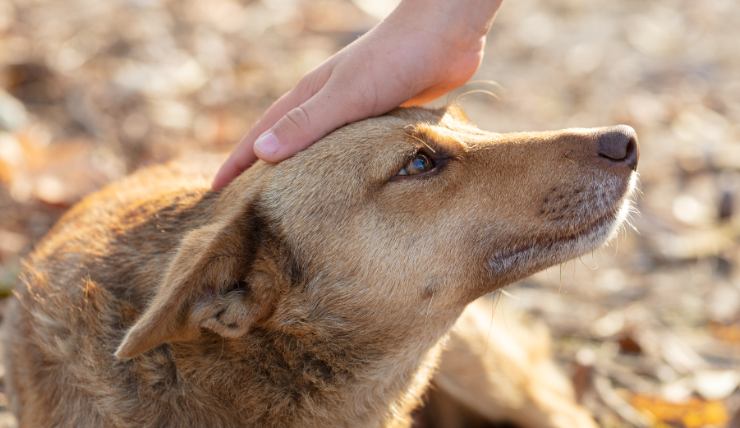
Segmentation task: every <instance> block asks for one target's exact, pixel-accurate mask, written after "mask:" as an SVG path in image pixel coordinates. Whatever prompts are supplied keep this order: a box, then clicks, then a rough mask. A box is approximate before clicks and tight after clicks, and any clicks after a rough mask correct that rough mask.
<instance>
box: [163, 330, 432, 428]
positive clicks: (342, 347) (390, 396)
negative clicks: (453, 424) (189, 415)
mask: <svg viewBox="0 0 740 428" xmlns="http://www.w3.org/2000/svg"><path fill="white" fill-rule="evenodd" d="M325 321H326V325H329V324H330V323H332V321H331V320H329V319H326V320H325ZM312 327H314V326H305V325H304V326H301V332H300V333H298V332H296V331H293V332H286V329H281V330H276V329H273V328H271V327H270V326H267V327H257V328H254V329H252V330H251V331H250V332H249V334H248V335H247V336H245V337H244V338H242V339H238V340H226V339H223V338H221V337H219V336H216V335H211V334H205V335H204V336H203V337H202V338H201V339H200V340H198V341H195V342H192V343H182V344H175V345H173V346H172V347H171V356H172V359H173V361H174V365H175V367H178V369H179V368H182V367H187V368H188V369H187V371H183V370H179V376H180V377H181V378H182V379H183V381H184V382H185V383H186V384H187V385H186V387H187V388H188V389H190V388H192V389H193V390H197V392H198V393H197V396H211V397H215V398H217V402H219V403H221V404H222V405H224V406H225V407H226V408H230V409H231V411H230V412H229V413H232V414H233V415H238V418H239V420H235V421H234V422H235V423H240V424H243V425H244V426H293V425H296V426H297V425H300V426H306V427H311V426H317V427H318V426H322V427H325V426H385V427H391V426H392V427H395V426H408V425H410V413H411V411H412V410H413V409H414V407H415V406H416V405H417V404H418V403H419V398H420V396H421V395H422V393H423V391H424V388H425V386H426V385H427V383H428V379H429V377H430V376H431V374H432V371H433V369H434V367H435V365H436V361H437V357H438V353H439V346H437V341H435V340H434V338H433V337H430V338H429V339H430V340H426V341H423V340H419V339H418V338H417V339H416V340H414V341H413V342H412V341H409V340H405V341H404V342H406V343H405V344H403V343H395V344H392V343H391V342H392V341H389V340H387V337H383V332H381V331H371V332H363V331H356V330H355V331H353V330H351V328H352V325H351V323H350V324H347V325H346V329H340V330H338V329H336V328H335V327H334V326H333V327H332V330H333V331H332V332H331V333H329V334H327V330H325V329H323V328H322V327H323V326H321V325H320V323H319V325H317V326H316V328H312ZM386 336H387V335H386ZM368 337H371V338H372V337H375V338H379V339H367V338H368ZM381 338H382V339H381ZM400 339H401V338H399V340H400ZM412 343H413V345H412ZM213 374H220V376H217V377H213ZM224 374H226V375H227V376H223V375H224ZM245 391H249V393H248V394H247V393H245Z"/></svg>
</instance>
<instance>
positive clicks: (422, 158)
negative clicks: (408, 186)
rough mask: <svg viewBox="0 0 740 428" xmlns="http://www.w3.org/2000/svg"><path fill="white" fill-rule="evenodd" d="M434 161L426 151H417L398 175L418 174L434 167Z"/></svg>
mask: <svg viewBox="0 0 740 428" xmlns="http://www.w3.org/2000/svg"><path fill="white" fill-rule="evenodd" d="M434 167H435V164H434V161H433V160H432V159H431V158H430V157H429V156H427V155H425V154H424V153H417V154H416V156H414V158H413V159H411V160H410V161H409V163H407V164H406V166H404V167H403V168H401V170H400V171H398V175H416V174H421V173H423V172H427V171H431V170H432V169H434Z"/></svg>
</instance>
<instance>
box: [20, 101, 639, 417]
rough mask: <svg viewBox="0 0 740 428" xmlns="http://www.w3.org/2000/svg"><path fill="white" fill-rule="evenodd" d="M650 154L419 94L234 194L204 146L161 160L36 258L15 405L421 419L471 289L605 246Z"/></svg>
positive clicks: (32, 412) (75, 214)
mask: <svg viewBox="0 0 740 428" xmlns="http://www.w3.org/2000/svg"><path fill="white" fill-rule="evenodd" d="M637 157H638V151H637V143H636V138H635V136H634V131H632V129H631V128H629V127H626V126H618V127H613V128H599V129H570V130H563V131H556V132H543V133H512V134H495V133H490V132H485V131H482V130H479V129H478V128H476V127H475V126H473V125H471V124H470V123H468V122H467V121H466V120H465V118H464V116H463V114H462V113H461V112H460V111H458V110H457V109H456V108H450V109H442V110H424V109H416V108H414V109H399V110H396V111H394V112H392V113H391V114H389V115H386V116H382V117H377V118H372V119H367V120H364V121H360V122H356V123H352V124H349V125H347V126H345V127H343V128H341V129H338V130H336V131H335V132H333V133H332V134H330V135H329V136H327V137H325V138H323V139H322V140H321V141H319V142H317V143H316V144H314V145H313V146H312V147H310V148H309V149H307V150H305V151H303V152H301V153H299V154H297V155H296V156H294V157H292V158H290V159H288V160H285V161H283V162H281V163H280V164H277V165H268V164H265V163H262V162H259V163H257V164H256V165H254V166H252V167H251V168H250V169H248V170H247V171H246V172H244V173H243V174H242V175H241V176H240V177H238V178H237V179H236V180H235V181H234V182H233V183H231V184H230V185H229V186H228V187H226V188H225V189H224V190H222V191H221V192H212V191H209V190H208V189H209V187H208V185H209V173H210V172H212V170H211V169H209V168H207V167H205V166H204V165H203V163H205V162H204V161H199V162H196V163H191V164H186V163H174V164H169V165H166V166H159V167H153V168H149V169H145V170H143V171H140V172H138V173H136V174H134V175H132V176H130V177H129V178H126V179H124V180H121V181H119V182H117V183H114V184H112V185H110V186H108V187H107V188H105V189H103V190H102V191H100V192H98V193H96V194H94V195H92V196H90V197H88V198H86V199H85V200H83V201H82V202H81V203H79V204H78V205H76V206H75V207H73V208H72V209H71V210H70V211H69V212H68V213H67V214H66V215H65V216H64V217H63V218H62V219H61V220H60V221H59V223H58V224H57V225H56V226H55V227H54V228H53V229H52V230H51V231H50V232H49V234H48V235H47V236H46V238H45V239H44V240H43V241H42V242H41V243H39V245H38V246H37V248H36V249H35V251H34V252H33V254H32V255H31V256H30V257H29V259H28V260H27V262H26V265H25V269H24V271H23V273H22V281H23V286H22V287H21V288H20V289H19V290H18V292H17V303H15V304H14V305H13V307H12V308H11V309H10V310H9V313H8V320H7V332H6V334H7V336H6V347H5V349H6V364H7V371H8V374H7V385H8V393H9V395H10V397H11V406H12V408H13V410H14V412H15V414H16V415H17V416H18V418H19V421H20V424H21V425H22V426H28V427H51V426H78V427H103V426H105V427H109V426H110V427H128V426H136V427H141V426H149V427H163V426H173V427H243V426H255V427H282V426H296V427H322V428H323V427H329V426H346V427H349V426H352V427H357V426H369V427H380V426H383V427H397V426H407V425H408V424H409V423H410V420H411V419H410V413H411V411H412V410H413V409H414V407H416V406H417V404H418V401H419V397H420V396H421V395H422V394H423V393H424V391H425V388H426V386H427V384H428V381H429V379H430V376H432V374H433V372H434V368H435V365H436V364H437V360H438V356H439V354H440V351H441V348H442V346H441V345H440V344H441V343H442V342H443V338H444V337H445V336H446V334H447V333H448V331H449V330H450V328H451V327H452V326H453V324H454V323H455V321H456V320H457V319H458V317H459V316H460V314H461V313H462V312H463V310H464V309H465V307H466V305H468V304H469V303H470V302H472V301H474V300H475V299H476V298H478V297H480V296H482V295H483V294H485V293H488V292H491V291H493V290H496V289H498V288H499V287H502V286H504V285H506V284H508V283H511V282H512V281H515V280H517V279H520V278H523V277H525V276H527V275H529V274H531V273H533V272H535V271H538V270H540V269H543V268H545V267H548V266H551V265H553V264H556V263H560V262H563V261H565V260H568V259H570V258H572V257H575V256H578V255H580V254H583V253H585V252H588V251H591V250H592V249H594V248H595V247H597V246H598V245H600V244H601V243H602V242H604V241H605V240H606V239H607V238H608V237H609V236H610V235H612V234H613V232H614V231H615V229H616V228H617V227H618V225H619V224H620V222H621V220H622V219H623V217H624V216H625V215H626V212H627V210H628V204H629V201H628V195H629V193H630V191H631V189H632V187H633V186H634V184H633V183H634V181H635V178H634V176H635V174H634V171H635V168H636V165H637Z"/></svg>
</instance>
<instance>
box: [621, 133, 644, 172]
mask: <svg viewBox="0 0 740 428" xmlns="http://www.w3.org/2000/svg"><path fill="white" fill-rule="evenodd" d="M639 157H640V149H639V148H638V147H637V138H634V137H633V138H630V140H629V142H628V143H627V153H626V156H625V157H624V161H625V162H626V163H627V165H628V166H629V167H630V168H631V169H633V170H635V169H637V160H638V159H639Z"/></svg>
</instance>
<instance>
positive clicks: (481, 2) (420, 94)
mask: <svg viewBox="0 0 740 428" xmlns="http://www.w3.org/2000/svg"><path fill="white" fill-rule="evenodd" d="M501 2H502V0H402V1H401V3H400V4H399V5H398V7H397V8H396V9H395V10H394V11H393V12H392V13H391V14H390V15H389V16H388V17H386V18H385V19H384V20H383V21H381V22H380V23H379V24H378V25H377V26H375V27H374V28H373V29H372V30H370V31H369V32H367V33H366V34H365V35H363V36H362V37H360V38H359V39H357V40H356V41H354V42H353V43H351V44H350V45H348V46H346V47H345V48H344V49H342V50H340V51H339V52H337V53H336V54H334V55H333V56H331V57H330V58H329V59H327V60H326V61H324V62H323V63H322V64H321V65H319V66H318V67H316V68H315V69H314V70H313V71H311V72H309V73H308V74H306V75H305V76H304V77H303V78H302V79H301V80H300V82H298V84H297V85H296V86H295V87H294V88H293V89H291V90H290V91H288V92H287V93H285V94H284V95H283V96H282V97H280V98H279V99H278V100H277V101H275V102H274V103H273V104H272V105H271V106H270V108H268V109H267V111H266V112H265V113H264V115H263V116H262V117H261V118H260V119H259V120H258V121H257V123H255V124H254V126H253V127H252V129H251V130H250V131H249V132H248V133H247V135H246V136H245V137H244V138H243V139H242V140H241V142H240V143H239V144H238V145H237V147H236V148H235V149H234V151H233V152H232V153H231V155H230V156H229V158H228V159H227V160H226V162H225V163H224V164H223V165H222V166H221V168H220V169H219V171H218V173H217V174H216V178H215V179H214V181H213V188H214V190H218V189H221V188H223V187H224V186H226V185H227V184H229V183H230V182H231V181H232V180H233V179H234V178H236V177H237V176H238V175H239V174H241V173H242V172H243V171H244V170H246V169H247V168H249V166H250V165H252V164H253V163H254V162H255V161H256V160H257V158H259V159H262V160H265V161H267V162H273V163H274V162H280V161H281V160H283V159H286V158H289V157H290V156H292V155H294V154H295V153H297V152H299V151H301V150H303V149H305V148H306V147H308V146H310V145H311V144H313V143H314V142H315V141H316V140H318V139H320V138H321V137H323V136H324V135H326V134H328V133H329V132H331V131H333V130H334V129H337V128H339V127H340V126H342V125H345V124H347V123H350V122H354V121H357V120H361V119H365V118H368V117H371V116H377V115H380V114H383V113H386V112H388V111H390V110H392V109H394V108H396V107H398V106H399V105H404V106H412V105H420V104H424V103H426V102H429V101H432V100H434V99H436V98H438V97H440V96H442V95H444V94H446V93H447V92H449V91H451V90H453V89H455V88H458V87H459V86H461V85H463V84H465V83H466V82H467V81H468V80H469V79H470V77H471V76H472V75H473V74H474V73H475V72H476V71H477V70H478V67H479V66H480V63H481V60H482V59H483V50H484V47H485V40H486V39H485V38H486V34H487V33H488V30H489V29H490V28H491V24H492V23H493V18H494V16H495V14H496V11H497V10H498V8H499V6H500V5H501Z"/></svg>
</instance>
